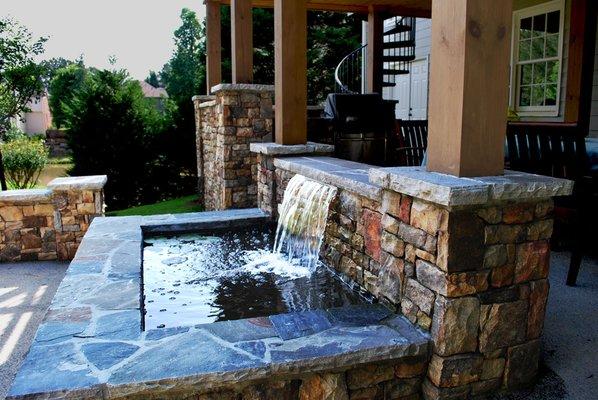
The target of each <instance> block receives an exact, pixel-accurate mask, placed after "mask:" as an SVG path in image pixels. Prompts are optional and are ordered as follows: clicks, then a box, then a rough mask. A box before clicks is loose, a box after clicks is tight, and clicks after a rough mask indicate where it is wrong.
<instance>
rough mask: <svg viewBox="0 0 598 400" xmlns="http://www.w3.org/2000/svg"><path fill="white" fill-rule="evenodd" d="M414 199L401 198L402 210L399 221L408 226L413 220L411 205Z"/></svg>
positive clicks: (404, 196)
mask: <svg viewBox="0 0 598 400" xmlns="http://www.w3.org/2000/svg"><path fill="white" fill-rule="evenodd" d="M412 202H413V199H412V198H411V197H409V196H406V195H403V196H402V197H401V209H400V210H399V219H400V220H401V221H403V222H404V223H406V224H408V223H409V221H410V219H411V204H412Z"/></svg>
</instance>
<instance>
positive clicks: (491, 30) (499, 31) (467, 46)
mask: <svg viewBox="0 0 598 400" xmlns="http://www.w3.org/2000/svg"><path fill="white" fill-rule="evenodd" d="M512 6H513V4H512V0H501V1H497V2H492V6H491V7H490V5H489V2H488V1H487V0H450V1H448V0H442V1H434V2H433V3H432V15H433V16H434V17H433V18H432V52H431V56H430V59H431V66H430V116H429V140H428V167H427V168H428V170H429V171H435V172H442V173H446V174H451V175H456V176H488V175H502V174H503V169H504V143H505V130H506V125H507V109H508V93H507V87H508V86H509V52H510V42H511V24H512V22H511V21H512Z"/></svg>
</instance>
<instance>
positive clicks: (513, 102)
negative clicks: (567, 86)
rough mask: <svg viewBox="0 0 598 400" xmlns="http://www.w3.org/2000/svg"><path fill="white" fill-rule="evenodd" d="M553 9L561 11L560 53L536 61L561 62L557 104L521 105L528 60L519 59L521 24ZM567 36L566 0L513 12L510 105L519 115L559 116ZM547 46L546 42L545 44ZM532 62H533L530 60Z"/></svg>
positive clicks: (554, 0) (558, 49)
mask: <svg viewBox="0 0 598 400" xmlns="http://www.w3.org/2000/svg"><path fill="white" fill-rule="evenodd" d="M553 11H559V41H558V43H557V51H558V54H557V56H556V57H543V58H541V59H535V60H536V62H538V61H541V60H544V61H549V60H554V61H558V63H559V72H558V78H557V82H556V85H557V93H556V104H554V105H549V106H546V105H544V106H531V105H530V106H520V105H519V100H520V93H521V91H520V77H521V75H520V74H521V65H523V64H526V62H523V63H522V62H520V61H519V34H520V29H519V27H520V24H521V21H522V20H523V19H525V18H529V17H533V16H536V15H539V14H548V13H550V12H553ZM564 37H565V0H553V1H549V2H546V3H542V4H538V5H535V6H532V7H527V8H523V9H520V10H516V11H514V12H513V34H512V39H511V66H510V69H511V71H510V75H511V79H510V80H511V82H510V83H511V84H510V88H509V105H510V107H512V108H513V109H514V110H515V111H516V112H517V114H518V115H520V116H529V117H542V116H545V117H557V116H558V115H559V111H560V102H561V91H562V83H563V82H562V81H563V78H562V74H563V44H564V39H565V38H564ZM544 46H545V47H546V44H545V45H544ZM530 63H533V62H531V61H530Z"/></svg>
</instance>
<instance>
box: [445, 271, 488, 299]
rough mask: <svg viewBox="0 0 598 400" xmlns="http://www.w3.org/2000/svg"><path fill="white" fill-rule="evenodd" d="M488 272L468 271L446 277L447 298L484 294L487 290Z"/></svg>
mask: <svg viewBox="0 0 598 400" xmlns="http://www.w3.org/2000/svg"><path fill="white" fill-rule="evenodd" d="M489 274H490V271H470V272H461V273H458V274H449V275H447V280H446V290H445V292H444V293H442V292H441V293H442V294H444V295H446V296H448V297H461V296H466V295H468V294H475V293H480V292H484V291H485V290H486V289H488V276H489Z"/></svg>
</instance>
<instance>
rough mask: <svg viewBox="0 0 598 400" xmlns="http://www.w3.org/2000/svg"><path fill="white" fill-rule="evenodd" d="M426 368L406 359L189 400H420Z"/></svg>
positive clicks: (423, 360)
mask: <svg viewBox="0 0 598 400" xmlns="http://www.w3.org/2000/svg"><path fill="white" fill-rule="evenodd" d="M426 364H427V362H426V358H421V357H416V358H414V357H412V358H405V359H402V360H401V362H400V363H396V362H395V363H392V362H386V363H377V364H368V365H362V366H359V367H357V368H353V369H349V370H340V371H335V372H333V373H319V374H312V375H308V376H302V377H298V378H294V379H289V380H269V381H265V382H263V383H258V384H252V385H249V386H241V385H239V386H240V387H238V388H234V389H225V390H219V391H214V392H210V393H204V394H200V395H197V396H193V397H190V398H187V400H192V399H193V400H216V399H218V400H255V399H264V400H266V399H284V400H372V399H392V400H417V399H419V398H420V396H419V392H420V387H421V382H422V380H423V375H424V374H425V371H426Z"/></svg>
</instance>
